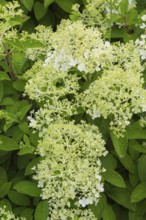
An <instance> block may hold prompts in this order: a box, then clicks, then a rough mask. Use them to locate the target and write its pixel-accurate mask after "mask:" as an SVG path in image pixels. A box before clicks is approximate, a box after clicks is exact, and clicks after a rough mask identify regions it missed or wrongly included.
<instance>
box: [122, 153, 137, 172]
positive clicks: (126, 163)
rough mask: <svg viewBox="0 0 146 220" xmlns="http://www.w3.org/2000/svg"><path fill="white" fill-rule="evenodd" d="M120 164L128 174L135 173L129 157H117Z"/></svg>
mask: <svg viewBox="0 0 146 220" xmlns="http://www.w3.org/2000/svg"><path fill="white" fill-rule="evenodd" d="M119 160H120V162H121V163H122V164H123V166H124V167H125V168H126V169H127V170H128V171H129V172H130V173H134V172H135V166H134V163H133V161H132V159H131V157H130V156H129V155H128V154H127V155H126V156H125V157H124V158H120V157H119Z"/></svg>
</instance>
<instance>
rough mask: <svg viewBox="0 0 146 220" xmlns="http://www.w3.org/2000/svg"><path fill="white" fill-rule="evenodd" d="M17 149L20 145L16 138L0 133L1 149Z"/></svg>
mask: <svg viewBox="0 0 146 220" xmlns="http://www.w3.org/2000/svg"><path fill="white" fill-rule="evenodd" d="M17 149H19V145H18V144H17V142H16V141H15V140H14V139H12V138H9V137H6V136H3V135H0V150H3V151H13V150H17Z"/></svg>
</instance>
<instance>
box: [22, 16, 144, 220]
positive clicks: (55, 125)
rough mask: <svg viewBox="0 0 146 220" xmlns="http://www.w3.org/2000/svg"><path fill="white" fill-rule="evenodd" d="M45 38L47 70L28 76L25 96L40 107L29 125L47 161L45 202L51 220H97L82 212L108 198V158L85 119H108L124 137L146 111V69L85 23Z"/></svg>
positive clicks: (38, 66) (128, 47) (39, 174)
mask: <svg viewBox="0 0 146 220" xmlns="http://www.w3.org/2000/svg"><path fill="white" fill-rule="evenodd" d="M48 33H49V39H50V41H49V42H48V43H47V44H48V47H47V50H48V51H47V57H46V60H45V62H42V61H37V62H36V63H35V64H34V66H33V67H32V68H31V69H30V70H28V71H27V72H26V74H25V78H26V79H27V84H26V87H25V93H26V95H28V96H29V97H30V98H31V99H33V100H36V101H37V102H38V104H39V106H40V109H39V110H38V111H37V112H32V113H31V114H30V116H29V117H28V119H29V121H30V127H32V128H34V129H36V130H37V131H38V133H39V137H40V141H39V144H38V147H37V152H36V153H37V154H39V155H40V156H41V157H42V160H41V162H40V163H39V164H38V166H37V167H36V175H35V177H34V178H35V179H36V180H37V181H38V187H40V188H41V189H42V198H43V199H47V200H48V203H49V207H50V216H49V219H51V220H56V219H58V220H68V219H69V217H70V219H72V220H74V219H81V220H84V219H85V220H86V219H88V220H90V219H92V220H93V219H94V216H93V214H92V212H91V211H90V210H89V209H87V210H86V209H84V208H86V207H88V205H90V204H92V203H95V204H97V202H98V200H99V197H100V193H101V192H103V191H104V188H103V181H102V177H101V173H102V172H103V171H104V169H103V168H102V166H101V162H100V157H101V156H105V155H106V153H107V152H106V150H105V148H104V145H105V142H104V141H103V139H102V136H101V134H100V132H99V130H98V127H97V126H95V125H90V124H87V122H83V121H82V117H83V120H87V119H89V120H90V119H91V118H92V119H93V120H92V123H94V122H96V121H94V120H95V119H96V118H98V117H103V118H104V119H105V120H107V119H108V121H109V123H110V129H112V131H113V132H114V133H115V134H116V135H118V136H122V135H123V133H124V132H125V129H126V126H127V125H129V123H130V120H131V118H132V117H133V115H134V114H137V113H141V112H145V111H146V104H145V103H146V90H145V89H144V88H143V82H144V80H143V78H142V71H143V66H142V65H141V61H140V55H139V51H138V50H137V47H135V45H134V43H133V42H129V43H127V44H121V43H116V44H110V43H109V42H108V41H105V42H104V40H103V39H102V35H101V33H100V32H99V30H97V29H96V28H90V27H86V26H85V25H84V24H83V23H82V21H77V22H71V21H68V20H66V21H65V20H64V21H62V23H61V24H60V25H59V26H58V28H57V31H56V32H55V33H53V32H52V34H50V33H51V32H48ZM42 36H43V35H42ZM42 38H43V37H42ZM44 44H45V43H44ZM76 115H79V117H80V118H79V117H78V116H77V117H76ZM76 118H77V120H76ZM99 120H100V119H99ZM97 121H98V120H97ZM74 206H75V207H76V209H73V208H72V207H74Z"/></svg>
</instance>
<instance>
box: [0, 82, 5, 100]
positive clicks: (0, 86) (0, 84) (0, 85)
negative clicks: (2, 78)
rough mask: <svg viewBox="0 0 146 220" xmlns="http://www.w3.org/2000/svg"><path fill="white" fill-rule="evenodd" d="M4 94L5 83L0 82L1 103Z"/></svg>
mask: <svg viewBox="0 0 146 220" xmlns="http://www.w3.org/2000/svg"><path fill="white" fill-rule="evenodd" d="M3 94H4V89H3V83H2V82H0V102H1V101H2V98H3Z"/></svg>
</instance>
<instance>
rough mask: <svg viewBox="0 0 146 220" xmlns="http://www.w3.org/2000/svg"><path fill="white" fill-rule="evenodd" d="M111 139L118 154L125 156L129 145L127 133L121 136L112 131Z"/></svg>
mask: <svg viewBox="0 0 146 220" xmlns="http://www.w3.org/2000/svg"><path fill="white" fill-rule="evenodd" d="M111 139H112V142H113V145H114V148H115V151H116V152H117V154H118V156H119V157H121V158H123V157H125V155H126V153H127V146H128V139H127V135H126V134H125V136H124V137H120V138H119V137H117V136H116V135H115V134H114V133H113V132H111Z"/></svg>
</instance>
